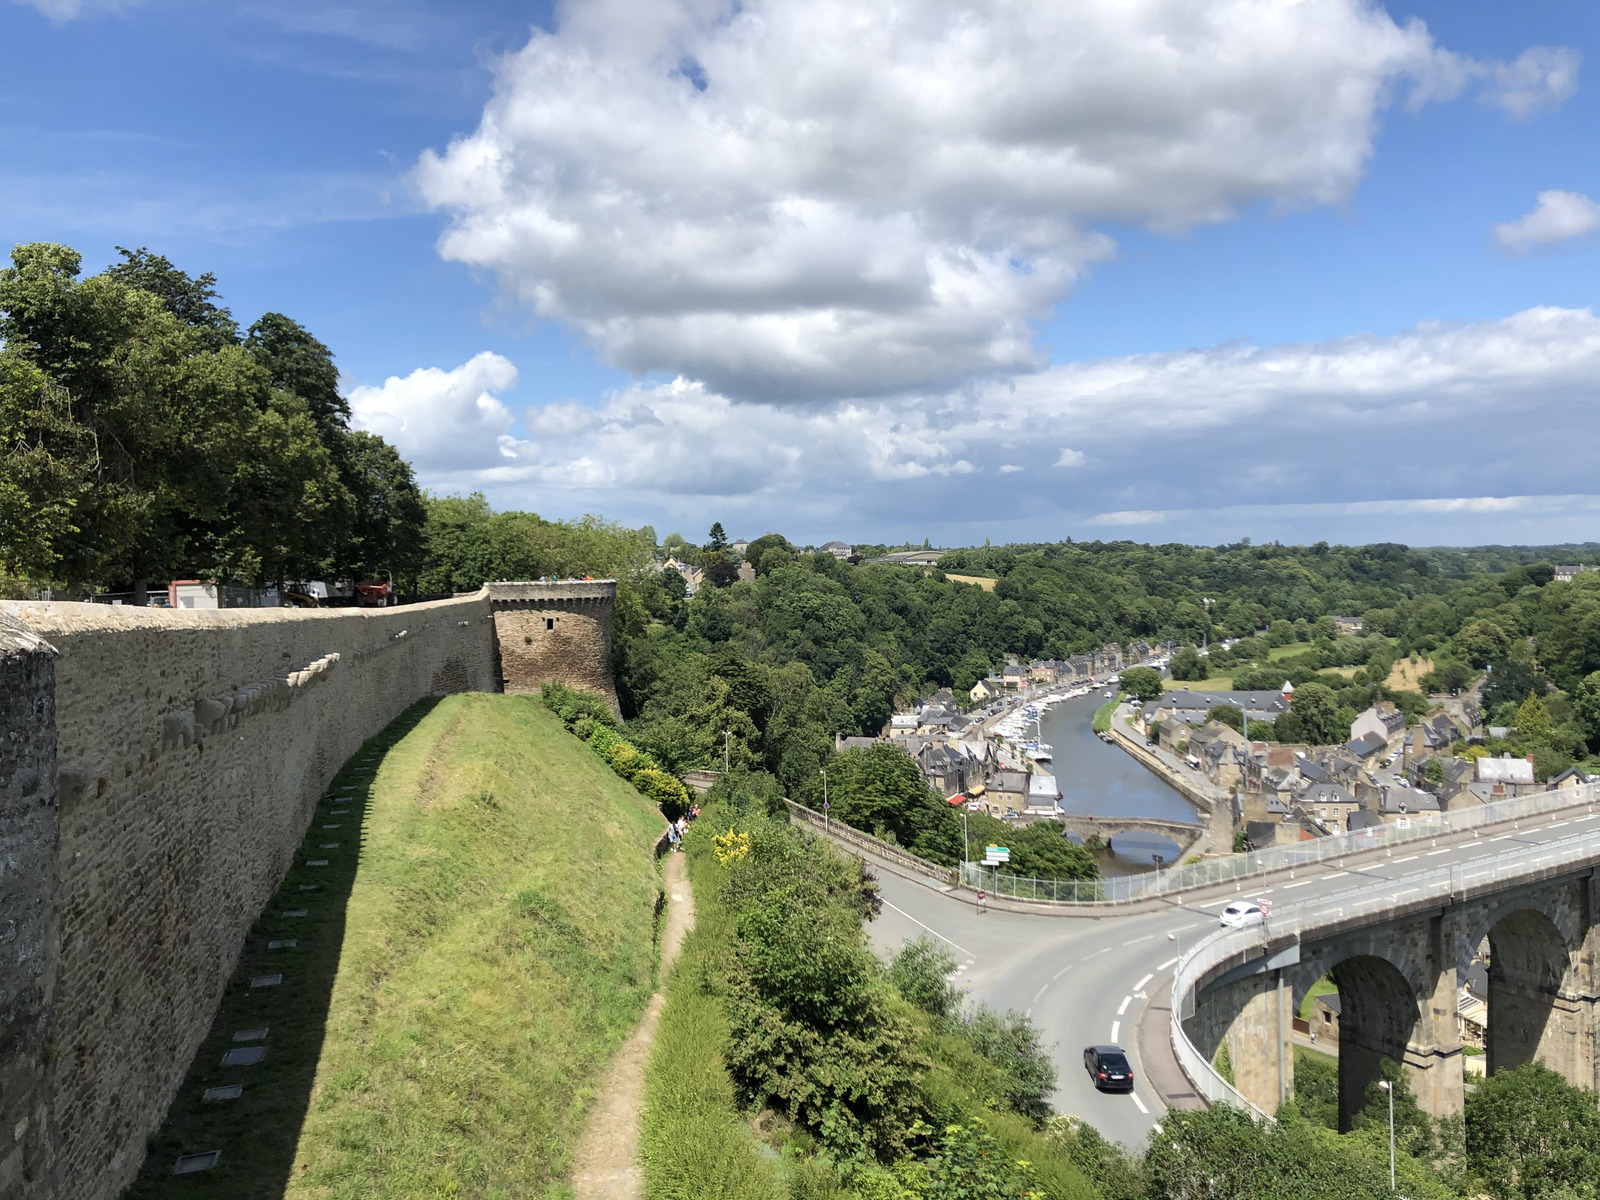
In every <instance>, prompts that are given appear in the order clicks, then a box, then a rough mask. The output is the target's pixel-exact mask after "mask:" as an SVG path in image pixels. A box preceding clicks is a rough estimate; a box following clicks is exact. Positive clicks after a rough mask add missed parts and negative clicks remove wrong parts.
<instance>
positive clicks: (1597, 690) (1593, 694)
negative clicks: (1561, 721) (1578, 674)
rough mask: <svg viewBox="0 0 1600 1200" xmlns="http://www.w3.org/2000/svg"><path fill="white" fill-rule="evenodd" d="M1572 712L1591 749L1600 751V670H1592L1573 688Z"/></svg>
mask: <svg viewBox="0 0 1600 1200" xmlns="http://www.w3.org/2000/svg"><path fill="white" fill-rule="evenodd" d="M1572 713H1573V716H1574V717H1576V718H1577V721H1578V724H1579V725H1580V726H1581V727H1582V729H1583V732H1584V736H1585V737H1587V738H1588V740H1589V749H1590V750H1591V751H1600V671H1593V672H1590V673H1589V674H1588V675H1586V676H1584V679H1583V682H1582V683H1580V684H1579V685H1578V686H1577V687H1576V688H1574V689H1573V692H1572Z"/></svg>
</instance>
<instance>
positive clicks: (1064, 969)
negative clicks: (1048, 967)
mask: <svg viewBox="0 0 1600 1200" xmlns="http://www.w3.org/2000/svg"><path fill="white" fill-rule="evenodd" d="M1070 970H1072V964H1071V963H1068V964H1067V965H1066V966H1064V967H1062V968H1061V970H1059V971H1057V972H1056V973H1055V974H1054V975H1052V976H1050V982H1051V983H1054V982H1055V981H1056V980H1058V979H1060V978H1061V977H1062V976H1063V975H1065V974H1066V973H1067V972H1068V971H1070Z"/></svg>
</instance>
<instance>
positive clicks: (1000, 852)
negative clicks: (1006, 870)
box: [983, 846, 1011, 865]
mask: <svg viewBox="0 0 1600 1200" xmlns="http://www.w3.org/2000/svg"><path fill="white" fill-rule="evenodd" d="M983 853H984V861H985V862H990V860H993V862H1010V861H1011V850H1010V848H1009V847H1006V846H985V847H984V848H983ZM991 865H993V864H992V863H991Z"/></svg>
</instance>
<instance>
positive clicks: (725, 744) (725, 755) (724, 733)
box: [722, 729, 733, 775]
mask: <svg viewBox="0 0 1600 1200" xmlns="http://www.w3.org/2000/svg"><path fill="white" fill-rule="evenodd" d="M732 736H733V733H732V731H731V730H727V729H724V730H723V731H722V773H723V774H724V775H728V774H731V773H732V772H731V768H730V767H729V766H728V762H729V758H728V739H729V738H730V737H732Z"/></svg>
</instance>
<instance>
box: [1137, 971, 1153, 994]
mask: <svg viewBox="0 0 1600 1200" xmlns="http://www.w3.org/2000/svg"><path fill="white" fill-rule="evenodd" d="M1154 978H1155V976H1154V975H1146V976H1145V977H1144V978H1143V979H1141V980H1139V982H1138V983H1136V984H1134V985H1133V990H1134V991H1136V992H1141V991H1143V990H1144V985H1145V984H1147V983H1149V982H1150V981H1151V980H1152V979H1154Z"/></svg>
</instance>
